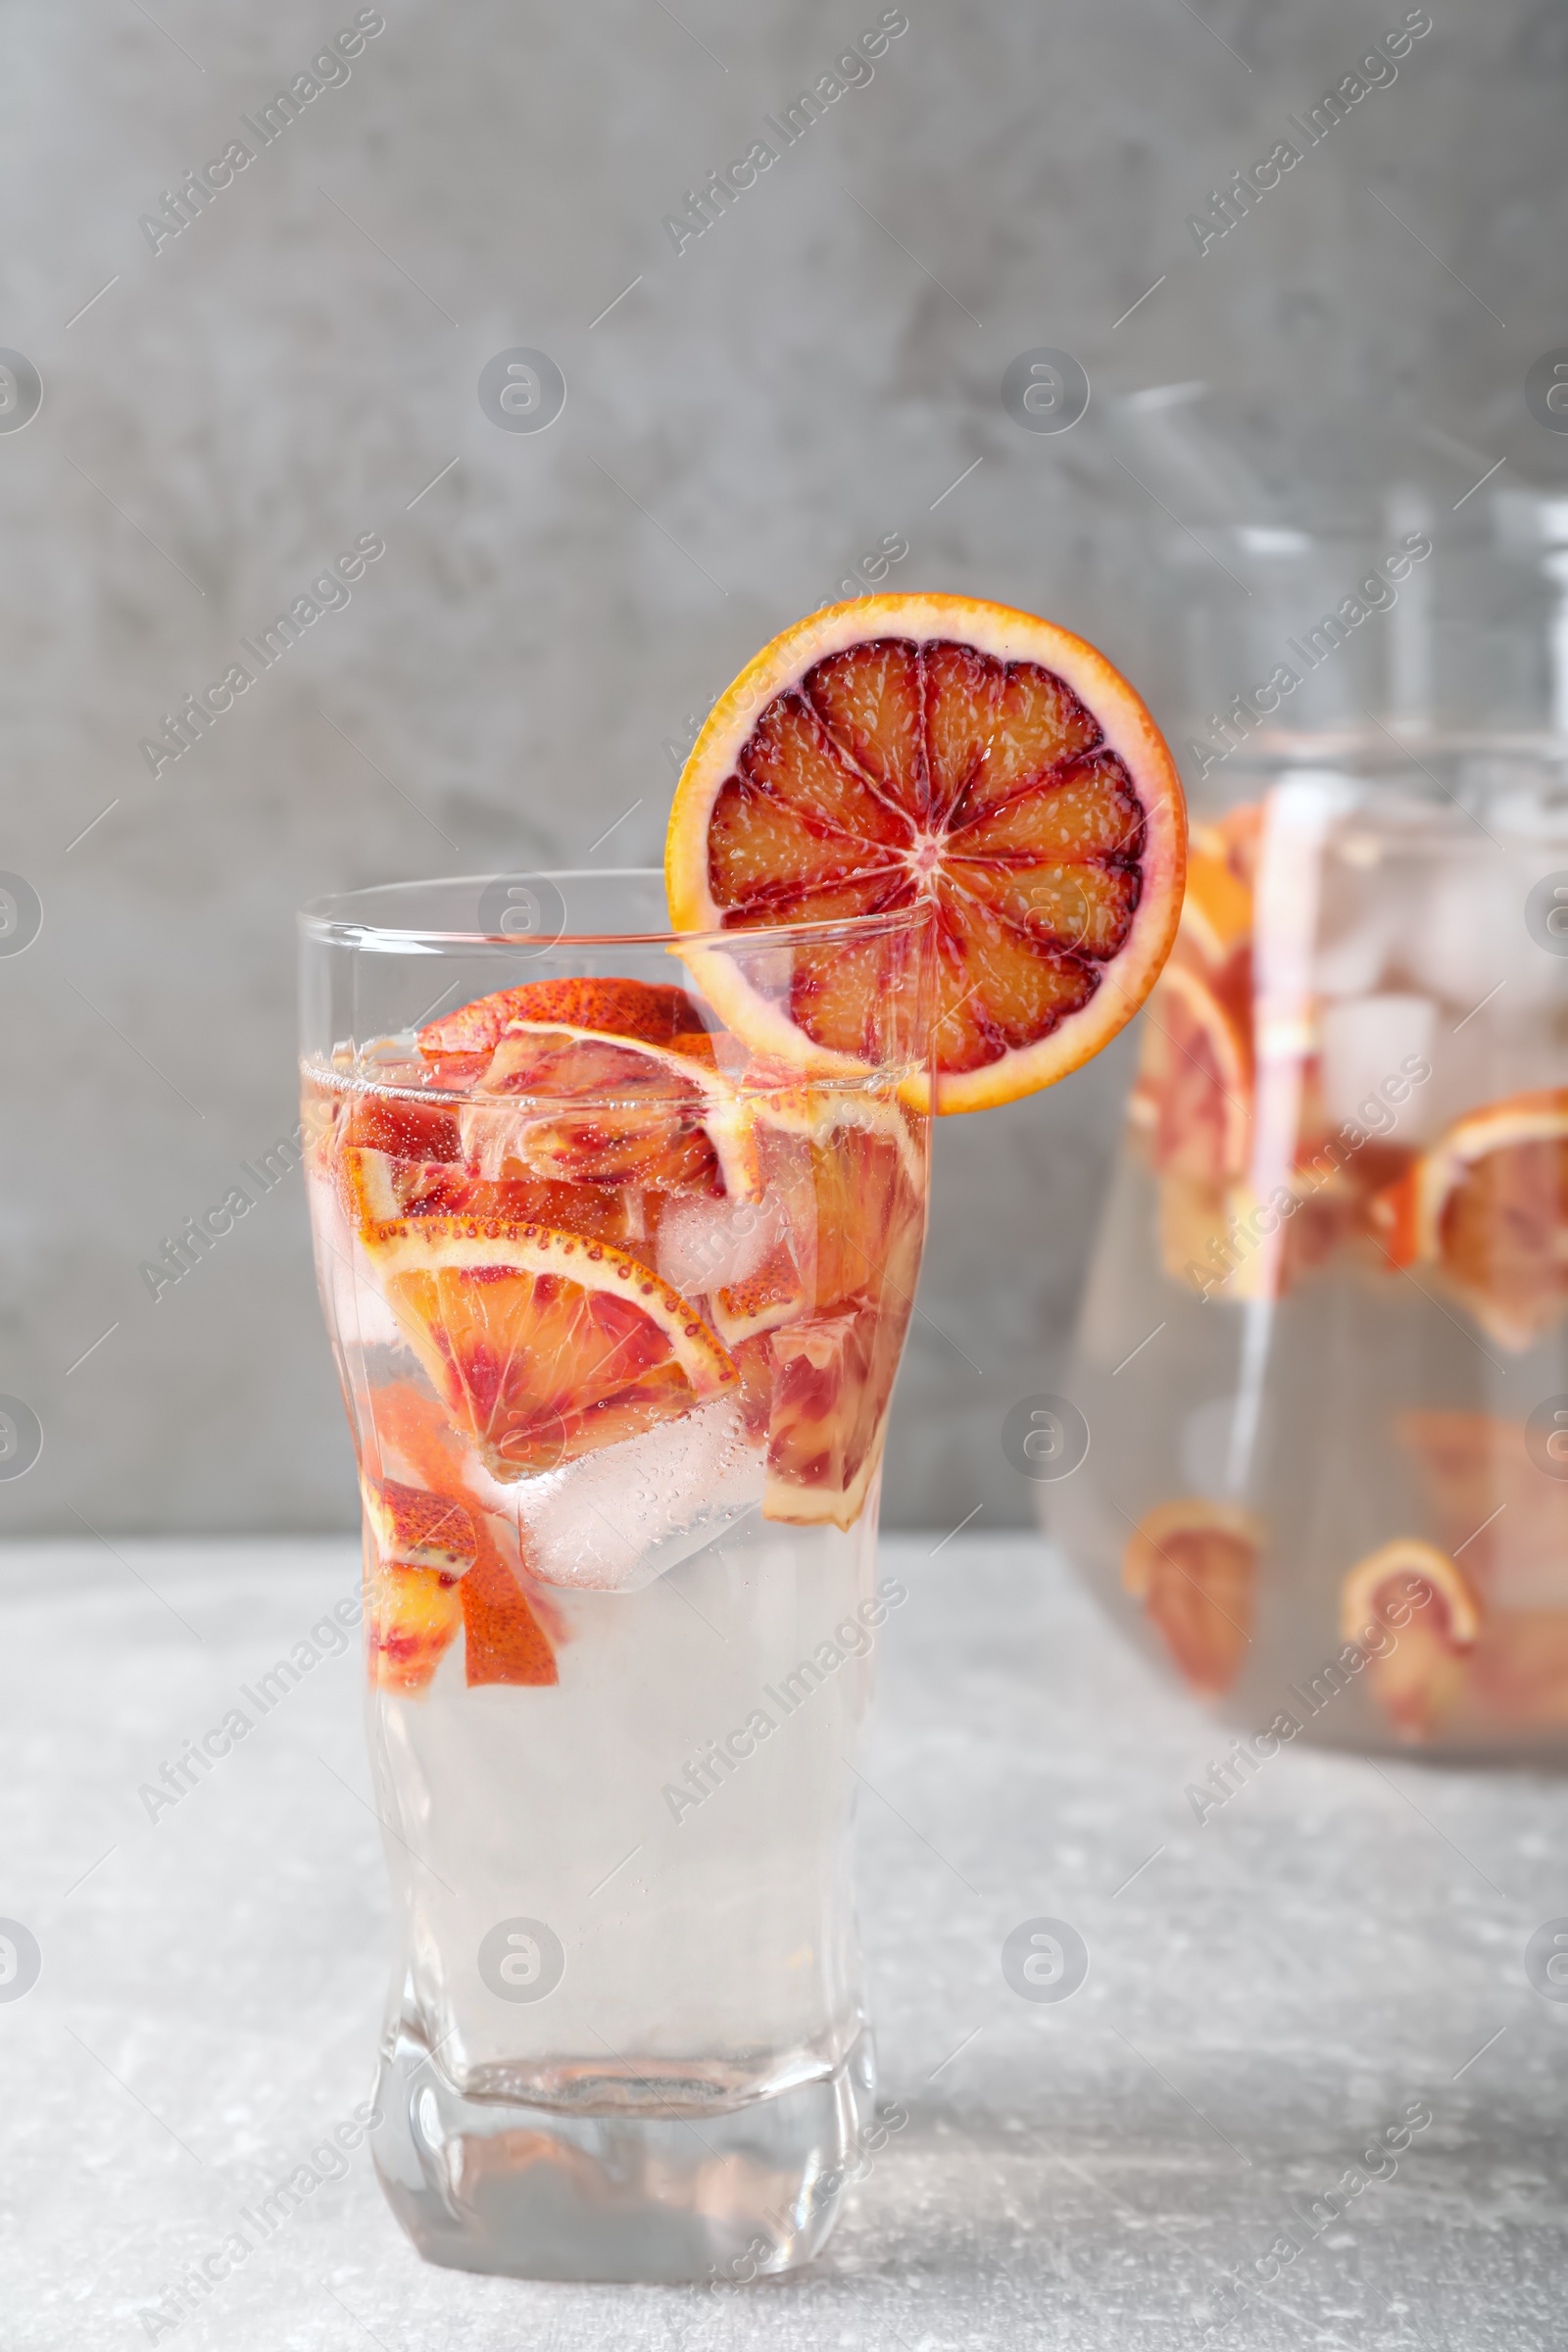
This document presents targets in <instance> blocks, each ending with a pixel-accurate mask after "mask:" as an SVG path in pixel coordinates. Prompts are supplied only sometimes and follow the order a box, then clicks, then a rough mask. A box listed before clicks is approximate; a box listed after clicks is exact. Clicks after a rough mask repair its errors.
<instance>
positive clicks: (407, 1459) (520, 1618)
mask: <svg viewBox="0 0 1568 2352" xmlns="http://www.w3.org/2000/svg"><path fill="white" fill-rule="evenodd" d="M364 1436H365V1442H366V1450H367V1452H368V1455H370V1456H371V1457H372V1458H373V1459H374V1460H375V1461H376V1462H378V1463H379V1462H384V1461H385V1459H386V1457H387V1456H388V1454H391V1455H393V1456H394V1457H395V1458H396V1459H398V1460H399V1461H400V1462H403V1463H406V1464H407V1466H408V1467H409V1469H410V1470H412V1471H413V1472H415V1473H416V1474H417V1476H418V1477H419V1478H420V1479H421V1480H422V1481H423V1482H424V1488H423V1491H422V1495H421V1499H422V1501H423V1503H424V1504H425V1505H426V1506H427V1507H428V1508H430V1509H432V1510H450V1511H452V1512H453V1513H455V1514H459V1515H461V1516H462V1518H463V1519H465V1520H466V1522H467V1524H468V1527H469V1529H470V1531H471V1534H472V1539H473V1554H472V1560H471V1563H470V1565H469V1566H468V1568H467V1570H466V1574H465V1575H464V1577H463V1580H462V1582H461V1584H458V1585H454V1584H453V1581H452V1579H451V1578H450V1577H442V1576H440V1575H439V1574H438V1573H437V1572H433V1571H424V1572H422V1573H424V1574H426V1575H429V1574H435V1575H436V1582H437V1583H438V1584H441V1585H442V1586H443V1587H444V1588H445V1590H446V1592H447V1593H448V1594H449V1596H450V1602H441V1603H439V1604H438V1603H437V1601H436V1596H435V1595H434V1594H433V1593H431V1592H430V1590H429V1588H428V1587H427V1586H412V1587H407V1588H399V1587H397V1586H396V1584H395V1583H394V1584H392V1585H391V1586H389V1588H388V1603H387V1604H386V1605H385V1606H384V1609H383V1614H387V1609H388V1608H390V1611H391V1615H392V1617H393V1618H395V1619H396V1620H397V1622H398V1623H399V1624H401V1621H402V1619H403V1618H406V1617H407V1616H408V1615H409V1613H410V1611H411V1610H413V1611H415V1612H416V1613H417V1612H418V1611H420V1610H423V1611H424V1612H425V1613H427V1614H428V1613H430V1612H431V1611H432V1610H434V1609H435V1608H436V1607H437V1606H438V1605H439V1607H440V1612H441V1614H440V1619H439V1624H440V1629H441V1639H440V1643H439V1646H438V1647H433V1648H432V1647H431V1646H430V1645H429V1644H428V1643H427V1644H426V1648H425V1651H424V1653H422V1654H421V1657H420V1659H419V1660H418V1662H417V1664H416V1665H410V1664H408V1663H405V1665H404V1666H403V1667H402V1668H400V1673H401V1675H402V1679H401V1680H400V1681H399V1682H398V1683H397V1685H396V1687H397V1688H399V1689H417V1688H421V1687H422V1685H423V1684H424V1683H426V1682H428V1681H429V1679H430V1676H431V1675H432V1674H433V1673H434V1672H435V1669H436V1666H437V1665H438V1664H439V1662H440V1658H441V1654H442V1651H444V1650H445V1648H446V1647H447V1645H448V1643H449V1642H451V1641H452V1639H453V1636H454V1635H455V1633H456V1631H457V1628H458V1626H459V1625H460V1624H461V1625H462V1626H463V1627H464V1629H465V1634H466V1642H465V1647H466V1676H467V1681H468V1683H469V1684H470V1685H472V1684H475V1683H502V1682H504V1683H528V1684H534V1685H543V1684H549V1683H554V1682H557V1681H559V1680H560V1677H559V1675H558V1673H557V1670H556V1658H555V1651H554V1649H553V1648H552V1646H551V1642H550V1638H549V1633H547V1631H546V1628H547V1627H548V1628H549V1629H550V1631H551V1632H553V1633H554V1634H555V1636H556V1639H557V1641H558V1642H560V1641H564V1640H565V1639H566V1636H567V1631H568V1629H567V1627H566V1625H565V1623H564V1620H563V1619H562V1618H561V1616H560V1615H559V1612H557V1611H555V1610H553V1609H552V1607H551V1604H550V1601H549V1598H548V1596H547V1595H546V1594H544V1593H541V1592H540V1591H539V1589H538V1587H537V1586H536V1585H535V1584H534V1582H533V1580H532V1578H531V1577H530V1575H529V1573H528V1557H527V1554H526V1553H525V1551H524V1549H523V1540H522V1531H521V1527H520V1524H518V1525H515V1526H514V1525H513V1524H511V1523H507V1522H500V1521H498V1520H497V1519H496V1518H495V1517H493V1516H492V1514H491V1513H490V1512H489V1511H486V1510H483V1509H481V1508H479V1506H478V1505H477V1503H476V1501H475V1499H474V1496H473V1495H472V1494H471V1492H469V1490H468V1488H467V1483H466V1476H465V1472H466V1467H467V1465H466V1462H465V1459H464V1449H463V1447H462V1446H461V1445H460V1443H459V1441H458V1439H457V1437H456V1436H455V1434H454V1432H453V1429H452V1426H451V1424H450V1422H449V1421H448V1419H447V1415H446V1412H445V1409H444V1408H443V1406H442V1405H440V1404H439V1403H438V1402H437V1401H436V1399H435V1398H434V1397H428V1396H425V1395H424V1394H422V1392H421V1391H420V1390H418V1389H417V1388H416V1387H415V1386H414V1385H413V1383H412V1382H410V1381H406V1380H398V1381H390V1382H388V1383H386V1384H385V1385H384V1386H382V1387H380V1388H376V1389H372V1390H371V1392H370V1396H369V1423H368V1427H367V1428H366V1430H365V1432H364ZM372 1483H373V1482H371V1481H370V1480H368V1479H367V1480H366V1482H365V1484H366V1486H367V1488H368V1487H369V1486H370V1485H371V1484H372ZM384 1483H385V1484H387V1485H390V1484H391V1483H392V1482H391V1481H386V1482H384ZM367 1524H368V1522H367ZM509 1554H512V1555H513V1556H510V1557H509ZM410 1573H411V1574H414V1573H418V1572H414V1571H411V1572H410ZM525 1588H526V1590H525ZM389 1621H390V1620H389ZM375 1654H376V1655H377V1656H379V1654H380V1651H379V1648H378V1649H377V1651H376V1653H375ZM411 1672H412V1673H413V1674H414V1675H415V1678H416V1679H414V1680H412V1681H411V1680H410V1679H409V1676H410V1673H411ZM383 1679H385V1678H383Z"/></svg>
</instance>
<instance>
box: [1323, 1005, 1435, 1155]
mask: <svg viewBox="0 0 1568 2352" xmlns="http://www.w3.org/2000/svg"><path fill="white" fill-rule="evenodd" d="M1437 1009H1438V1008H1437V1006H1436V1005H1434V1004H1433V1002H1432V999H1431V998H1430V997H1416V996H1403V995H1393V994H1390V995H1385V996H1376V997H1347V998H1345V999H1343V1000H1342V1001H1341V1002H1340V1003H1339V1004H1337V1005H1324V1006H1323V1008H1322V1012H1321V1014H1320V1021H1321V1037H1322V1048H1323V1107H1324V1109H1325V1110H1326V1111H1327V1113H1328V1115H1329V1118H1330V1119H1331V1120H1332V1121H1333V1122H1334V1123H1335V1125H1336V1126H1337V1125H1338V1124H1339V1123H1340V1122H1341V1121H1342V1120H1344V1119H1356V1118H1358V1117H1359V1115H1360V1106H1361V1105H1362V1104H1363V1103H1366V1102H1367V1101H1368V1100H1369V1099H1373V1098H1375V1099H1376V1100H1377V1101H1378V1102H1380V1103H1383V1105H1384V1109H1383V1112H1382V1113H1381V1114H1377V1115H1375V1116H1374V1117H1373V1118H1372V1119H1371V1120H1368V1121H1363V1122H1362V1123H1363V1124H1371V1125H1373V1126H1374V1127H1375V1128H1379V1129H1380V1128H1381V1127H1382V1125H1383V1124H1384V1122H1385V1121H1386V1120H1392V1121H1394V1122H1395V1125H1394V1129H1393V1132H1394V1133H1396V1134H1397V1137H1398V1139H1399V1141H1400V1142H1401V1143H1412V1144H1413V1143H1421V1142H1423V1141H1424V1140H1425V1138H1426V1136H1427V1134H1428V1133H1429V1132H1430V1123H1429V1121H1428V1120H1427V1118H1426V1111H1427V1102H1426V1090H1425V1087H1424V1085H1422V1084H1421V1083H1419V1082H1418V1083H1417V1084H1415V1085H1414V1086H1413V1087H1412V1086H1411V1085H1410V1083H1409V1082H1410V1078H1411V1072H1410V1071H1409V1070H1408V1069H1403V1068H1402V1067H1401V1065H1402V1064H1404V1063H1406V1062H1408V1061H1424V1062H1426V1063H1428V1064H1429V1065H1430V1062H1431V1059H1432V1050H1433V1037H1434V1033H1435V1029H1436V1023H1437ZM1386 1081H1392V1082H1393V1084H1394V1086H1395V1088H1396V1089H1401V1088H1402V1089H1403V1090H1405V1100H1404V1102H1403V1103H1400V1104H1398V1105H1397V1106H1396V1105H1395V1103H1393V1100H1392V1098H1391V1096H1390V1095H1388V1094H1387V1093H1385V1092H1383V1089H1384V1086H1385V1082H1386Z"/></svg>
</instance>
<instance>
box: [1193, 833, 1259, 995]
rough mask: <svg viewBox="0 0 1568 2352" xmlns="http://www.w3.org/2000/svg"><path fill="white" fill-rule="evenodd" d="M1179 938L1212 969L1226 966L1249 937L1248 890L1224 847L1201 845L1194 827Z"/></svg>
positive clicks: (1250, 913) (1250, 922) (1250, 904)
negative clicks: (1188, 944)
mask: <svg viewBox="0 0 1568 2352" xmlns="http://www.w3.org/2000/svg"><path fill="white" fill-rule="evenodd" d="M1181 936H1182V938H1183V939H1184V940H1186V941H1190V942H1191V943H1192V946H1193V948H1194V950H1195V951H1196V953H1197V954H1198V956H1200V957H1201V960H1202V961H1203V962H1204V963H1205V964H1207V965H1209V966H1210V967H1211V968H1215V969H1217V968H1218V967H1219V966H1220V965H1222V964H1225V963H1228V962H1229V960H1230V958H1231V957H1232V956H1234V955H1235V954H1236V952H1237V950H1238V949H1239V948H1245V947H1246V946H1247V945H1248V943H1249V941H1250V939H1251V936H1252V894H1251V892H1250V890H1249V888H1248V886H1247V884H1246V883H1245V882H1244V881H1243V880H1242V879H1241V877H1240V876H1239V875H1238V874H1237V872H1236V871H1235V869H1234V867H1233V866H1232V865H1231V864H1230V862H1229V859H1228V858H1226V857H1225V855H1224V847H1223V843H1221V842H1218V841H1216V842H1214V843H1213V844H1211V845H1210V844H1204V843H1201V840H1200V836H1199V831H1198V828H1197V827H1196V826H1195V827H1194V828H1193V839H1192V842H1191V843H1190V845H1189V847H1188V852H1187V894H1186V897H1185V898H1184V899H1183V901H1182V919H1181Z"/></svg>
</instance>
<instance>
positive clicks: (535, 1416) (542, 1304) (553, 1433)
mask: <svg viewBox="0 0 1568 2352" xmlns="http://www.w3.org/2000/svg"><path fill="white" fill-rule="evenodd" d="M365 1246H366V1249H367V1250H368V1253H369V1256H370V1259H371V1263H372V1264H373V1266H374V1268H375V1272H376V1278H377V1281H378V1282H379V1284H380V1288H381V1292H382V1295H383V1297H384V1298H385V1299H386V1302H387V1304H388V1306H389V1307H390V1308H391V1310H392V1313H393V1315H394V1316H395V1317H396V1319H397V1322H398V1324H399V1327H400V1328H401V1330H402V1331H403V1333H404V1335H405V1336H406V1338H407V1340H408V1342H409V1345H410V1347H411V1348H413V1350H414V1352H415V1354H416V1355H417V1357H418V1360H419V1362H420V1364H421V1365H422V1366H423V1368H424V1371H425V1372H426V1374H427V1375H428V1377H429V1379H430V1382H431V1385H432V1386H433V1387H434V1389H435V1391H436V1394H437V1396H438V1397H440V1398H441V1399H442V1401H443V1403H444V1404H445V1405H446V1407H447V1410H448V1411H449V1413H450V1414H451V1415H452V1417H453V1421H454V1423H455V1424H456V1426H457V1427H458V1428H459V1429H460V1430H462V1431H463V1432H464V1433H466V1436H467V1437H468V1438H469V1439H470V1441H471V1443H472V1444H473V1446H475V1448H476V1449H477V1451H478V1453H479V1455H480V1458H481V1459H482V1460H483V1462H484V1463H485V1465H486V1467H487V1468H488V1469H489V1470H490V1471H491V1473H492V1475H493V1476H495V1477H496V1478H499V1479H516V1478H520V1477H523V1476H525V1475H526V1474H528V1473H529V1472H537V1471H541V1470H553V1469H555V1468H556V1467H557V1466H558V1465H559V1464H560V1463H562V1462H564V1461H571V1460H575V1459H576V1457H577V1456H578V1455H580V1454H584V1453H592V1452H596V1451H597V1450H598V1449H599V1448H600V1447H601V1446H613V1445H614V1444H615V1443H616V1442H617V1441H618V1440H619V1439H621V1438H629V1437H634V1436H636V1435H637V1434H638V1433H639V1432H640V1431H642V1430H645V1429H652V1428H653V1427H654V1426H655V1424H656V1423H658V1422H661V1421H668V1420H675V1419H679V1418H680V1416H681V1415H683V1414H685V1413H688V1412H690V1411H691V1410H692V1408H693V1406H694V1405H696V1404H699V1403H702V1402H703V1401H704V1400H705V1399H706V1398H708V1397H716V1396H719V1395H721V1394H722V1393H723V1391H724V1390H726V1389H728V1388H732V1387H733V1386H734V1385H735V1379H736V1374H735V1367H734V1365H733V1363H732V1362H731V1361H730V1358H729V1356H728V1355H727V1354H726V1353H725V1351H724V1349H723V1348H720V1346H719V1345H718V1342H717V1341H716V1340H715V1339H714V1338H713V1336H712V1334H711V1331H709V1329H708V1328H707V1326H706V1324H704V1322H703V1321H702V1318H701V1317H700V1316H699V1315H698V1314H697V1312H696V1311H695V1309H694V1308H692V1307H691V1306H689V1305H688V1304H687V1302H686V1300H685V1299H682V1298H680V1297H679V1296H678V1295H677V1294H676V1293H675V1292H674V1291H672V1290H671V1289H670V1288H669V1286H668V1284H667V1283H662V1282H661V1281H660V1280H659V1278H658V1276H657V1275H655V1274H654V1273H652V1272H651V1271H650V1270H649V1268H648V1267H646V1266H643V1265H640V1264H639V1263H638V1262H637V1260H636V1259H635V1258H633V1257H630V1256H628V1255H627V1254H626V1252H625V1251H624V1250H616V1249H614V1248H613V1247H612V1246H611V1244H610V1243H608V1242H596V1241H589V1240H586V1239H584V1237H583V1236H582V1235H580V1234H572V1233H558V1232H552V1231H551V1230H550V1229H549V1228H548V1227H545V1226H542V1225H510V1224H505V1223H502V1222H500V1221H497V1222H494V1223H486V1222H484V1221H483V1220H481V1219H479V1218H477V1217H473V1218H463V1217H424V1218H402V1219H400V1220H398V1221H397V1222H395V1223H391V1224H386V1225H380V1226H377V1227H375V1228H374V1229H373V1231H372V1233H371V1234H370V1235H369V1236H368V1237H367V1239H366V1243H365Z"/></svg>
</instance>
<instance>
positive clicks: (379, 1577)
mask: <svg viewBox="0 0 1568 2352" xmlns="http://www.w3.org/2000/svg"><path fill="white" fill-rule="evenodd" d="M461 1595H462V1588H461V1586H460V1584H459V1582H458V1579H457V1578H456V1577H454V1576H445V1575H443V1574H442V1573H441V1571H440V1570H439V1569H435V1568H403V1567H400V1566H399V1565H398V1564H397V1562H396V1561H395V1560H389V1559H386V1558H384V1557H383V1556H382V1554H381V1551H380V1549H379V1547H378V1544H377V1542H376V1537H375V1533H374V1530H373V1529H372V1527H371V1524H370V1521H369V1519H368V1518H367V1520H366V1525H365V1639H366V1651H367V1656H368V1664H369V1670H370V1680H371V1682H372V1683H373V1684H374V1685H375V1687H376V1689H377V1690H380V1691H401V1692H403V1693H404V1694H405V1695H406V1696H409V1697H412V1696H414V1695H415V1694H416V1693H417V1692H418V1691H423V1690H425V1689H426V1688H427V1687H428V1686H429V1684H430V1682H431V1681H432V1679H433V1678H434V1675H435V1670H436V1668H437V1667H438V1666H439V1665H440V1663H441V1660H442V1659H443V1657H445V1655H446V1653H447V1651H448V1650H449V1649H450V1648H451V1646H452V1644H453V1642H455V1641H456V1640H457V1637H458V1631H459V1628H460V1627H461V1626H462V1624H463V1600H462V1596H461Z"/></svg>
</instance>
